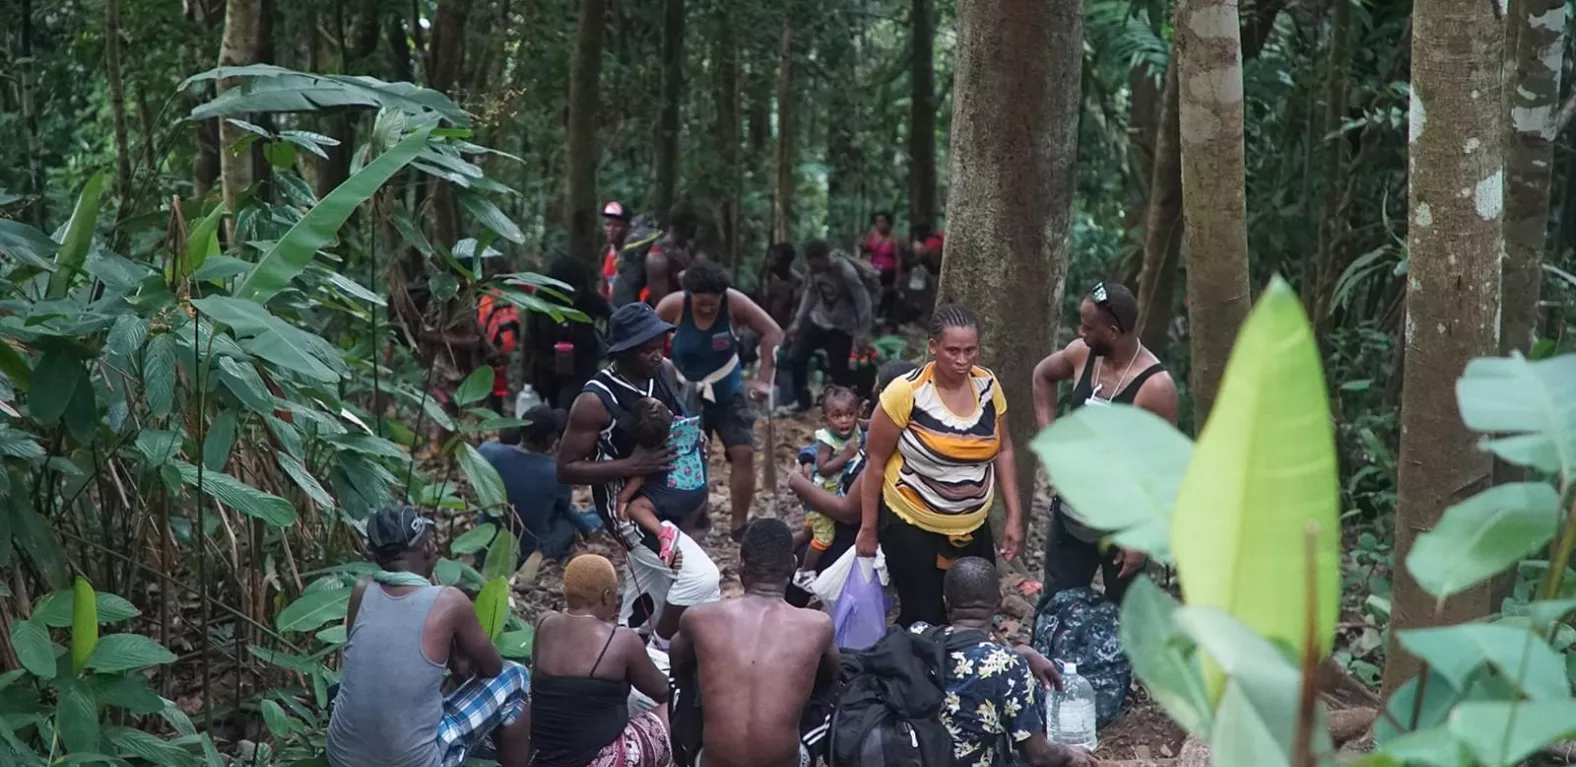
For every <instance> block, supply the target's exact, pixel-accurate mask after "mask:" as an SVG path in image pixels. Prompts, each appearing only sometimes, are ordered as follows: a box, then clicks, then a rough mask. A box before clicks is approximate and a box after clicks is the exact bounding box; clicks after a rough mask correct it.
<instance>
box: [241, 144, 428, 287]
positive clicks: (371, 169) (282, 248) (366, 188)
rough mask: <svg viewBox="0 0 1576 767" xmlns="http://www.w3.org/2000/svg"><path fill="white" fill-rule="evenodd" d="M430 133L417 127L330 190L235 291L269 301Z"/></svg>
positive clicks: (298, 272)
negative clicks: (391, 147) (392, 146)
mask: <svg viewBox="0 0 1576 767" xmlns="http://www.w3.org/2000/svg"><path fill="white" fill-rule="evenodd" d="M431 132H432V130H431V129H430V128H422V129H420V130H417V131H416V132H415V133H412V134H411V135H410V136H409V137H407V138H406V139H405V140H403V141H401V142H400V143H398V144H396V145H395V146H394V148H393V149H390V150H389V151H387V152H384V153H383V154H381V155H378V158H377V159H375V160H373V161H372V162H370V163H368V164H367V166H366V167H365V168H362V169H361V171H360V172H359V173H357V174H356V175H354V176H351V177H350V178H349V179H346V180H345V182H344V183H342V184H340V185H339V186H338V187H337V188H335V189H334V191H332V192H329V193H328V196H327V197H324V198H323V200H322V202H319V203H318V204H317V205H315V206H313V208H312V210H310V211H308V212H307V214H306V215H305V216H302V217H301V220H300V221H297V222H296V224H295V226H292V227H290V231H288V232H286V233H285V236H284V237H282V238H280V239H279V241H278V242H275V243H274V245H273V247H272V248H269V249H268V252H266V253H264V254H263V257H262V259H261V260H259V261H258V262H257V268H255V269H253V270H252V273H251V274H250V275H248V276H247V277H246V279H245V280H244V281H242V282H241V285H240V287H238V288H237V289H236V291H235V295H236V296H237V297H239V298H245V299H248V300H252V301H256V302H257V303H259V304H266V303H268V300H269V299H270V298H273V297H274V294H276V293H278V292H279V291H280V290H282V289H283V288H284V287H285V286H286V285H289V284H290V281H291V280H293V279H295V278H296V275H298V274H300V273H301V271H302V270H303V269H305V268H306V265H307V264H308V263H309V262H311V260H312V258H313V257H314V256H315V255H316V254H317V251H318V250H319V249H320V248H322V247H323V246H325V245H327V244H328V243H329V242H331V241H333V239H334V236H335V235H336V234H338V232H339V228H340V227H341V226H344V224H345V221H346V220H347V219H349V218H350V215H351V214H352V213H354V212H355V211H356V208H357V207H359V206H360V205H361V203H363V202H366V201H367V200H368V199H370V198H371V197H372V195H373V194H374V193H376V192H377V191H378V189H379V188H380V187H382V186H383V184H384V183H385V182H387V181H388V180H389V179H390V178H392V177H393V176H394V174H395V173H398V172H399V171H400V169H401V168H404V167H405V166H406V165H407V164H409V163H410V161H411V160H412V159H414V158H415V157H416V155H417V154H419V153H420V152H421V150H422V148H423V147H425V146H426V145H427V137H428V136H429V135H430V134H431Z"/></svg>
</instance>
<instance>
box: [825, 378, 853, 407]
mask: <svg viewBox="0 0 1576 767" xmlns="http://www.w3.org/2000/svg"><path fill="white" fill-rule="evenodd" d="M845 398H846V399H847V400H848V401H849V402H852V403H853V404H854V405H855V406H857V405H858V404H859V393H858V392H856V391H854V390H853V389H851V388H849V387H847V386H841V385H839V384H827V386H826V388H824V389H822V390H821V396H820V397H819V398H817V400H816V404H817V405H820V406H821V409H822V410H825V409H826V407H827V406H828V405H830V404H832V403H833V402H836V401H839V400H842V399H845Z"/></svg>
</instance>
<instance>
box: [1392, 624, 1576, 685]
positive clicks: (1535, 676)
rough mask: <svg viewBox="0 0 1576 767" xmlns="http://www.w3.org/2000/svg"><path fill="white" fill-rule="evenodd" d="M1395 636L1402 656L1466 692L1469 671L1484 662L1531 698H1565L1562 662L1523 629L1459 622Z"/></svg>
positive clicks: (1566, 681) (1530, 633)
mask: <svg viewBox="0 0 1576 767" xmlns="http://www.w3.org/2000/svg"><path fill="white" fill-rule="evenodd" d="M1397 637H1398V638H1399V639H1400V640H1401V646H1402V647H1405V648H1406V651H1407V652H1409V653H1412V654H1413V655H1416V656H1417V657H1418V658H1420V659H1421V660H1423V662H1425V663H1427V664H1428V667H1429V669H1430V670H1431V671H1432V672H1433V673H1436V674H1439V675H1440V676H1443V677H1444V678H1446V679H1448V680H1450V683H1451V684H1452V685H1454V686H1455V687H1457V688H1458V689H1463V688H1466V687H1467V685H1468V684H1469V683H1470V682H1471V678H1472V674H1473V672H1475V671H1477V669H1478V668H1480V667H1481V666H1483V665H1484V664H1489V665H1492V666H1493V667H1494V669H1495V670H1496V671H1498V672H1499V674H1500V676H1502V677H1503V678H1505V679H1507V680H1510V682H1511V683H1512V684H1514V685H1516V687H1518V688H1520V689H1521V690H1522V691H1523V692H1525V693H1526V694H1527V695H1528V696H1529V697H1531V698H1534V699H1538V700H1555V699H1562V698H1569V697H1570V682H1569V681H1568V680H1567V679H1566V678H1565V660H1564V659H1563V658H1561V657H1560V655H1559V654H1558V653H1556V652H1554V650H1553V649H1552V648H1550V647H1549V645H1548V643H1546V642H1544V641H1543V639H1542V638H1540V637H1538V636H1535V635H1534V634H1533V633H1532V632H1530V631H1528V630H1527V629H1526V628H1523V627H1518V626H1508V625H1488V624H1483V623H1464V624H1461V625H1457V626H1445V627H1443V628H1432V629H1416V630H1412V631H1402V632H1399V633H1398V634H1397Z"/></svg>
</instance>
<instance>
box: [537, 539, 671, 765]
mask: <svg viewBox="0 0 1576 767" xmlns="http://www.w3.org/2000/svg"><path fill="white" fill-rule="evenodd" d="M564 605H565V607H564V611H563V612H561V613H548V614H547V615H545V616H543V617H542V619H541V620H539V621H537V623H536V645H535V650H534V654H535V657H534V658H533V659H532V670H533V671H534V672H535V673H534V674H533V675H532V679H531V745H532V748H533V751H532V761H531V764H532V767H662V766H663V765H666V764H667V763H668V761H669V760H670V759H672V758H673V754H672V747H671V746H670V745H669V743H668V707H667V702H668V677H667V675H665V674H663V673H662V672H661V671H660V670H658V669H657V665H656V664H655V663H653V662H652V661H651V656H649V655H647V654H646V648H645V646H644V644H643V643H642V642H641V641H640V637H639V636H637V635H636V634H635V632H633V631H630V630H629V629H627V628H621V627H619V626H618V625H617V624H615V623H614V621H615V620H616V619H617V618H618V573H617V572H616V571H615V570H614V569H613V563H612V562H609V561H608V560H607V558H606V557H603V556H600V555H597V554H581V555H580V556H578V557H575V558H574V559H572V560H570V562H569V566H568V567H565V568H564ZM593 648H600V649H598V650H597V652H596V654H595V655H592V654H591V653H590V652H589V651H590V650H591V649H593ZM631 687H633V688H635V689H637V690H639V691H640V692H641V693H642V694H644V695H646V696H648V697H650V698H651V699H652V700H653V701H655V702H656V703H657V707H656V708H654V709H652V710H650V711H646V712H645V713H642V714H640V715H639V716H635V717H631V716H630V715H629V690H630V688H631Z"/></svg>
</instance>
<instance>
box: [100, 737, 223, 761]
mask: <svg viewBox="0 0 1576 767" xmlns="http://www.w3.org/2000/svg"><path fill="white" fill-rule="evenodd" d="M104 738H105V739H106V740H108V741H109V742H110V744H111V745H113V746H114V747H115V750H116V751H118V752H119V753H120V754H121V755H122V756H128V757H134V758H137V759H142V760H144V761H146V762H148V763H149V764H154V765H159V767H195V765H197V764H200V763H201V762H200V760H199V759H198V758H197V755H196V754H193V753H192V752H190V751H187V750H186V749H184V748H182V747H180V746H178V745H176V744H174V743H171V742H169V741H167V740H164V739H163V738H160V737H158V736H155V735H150V734H148V733H146V732H143V731H142V730H134V729H132V728H130V727H106V728H104Z"/></svg>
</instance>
